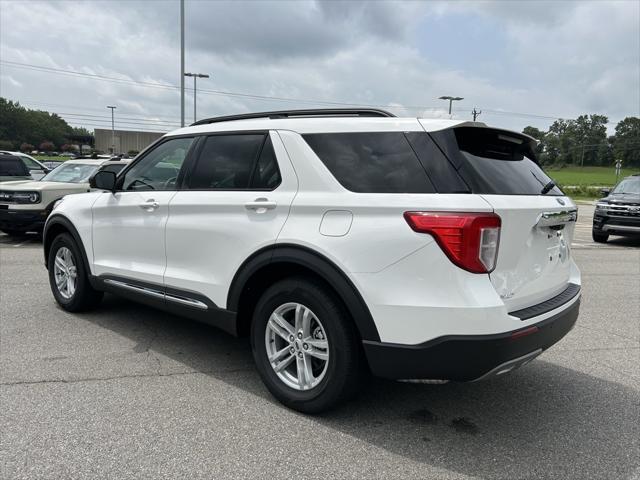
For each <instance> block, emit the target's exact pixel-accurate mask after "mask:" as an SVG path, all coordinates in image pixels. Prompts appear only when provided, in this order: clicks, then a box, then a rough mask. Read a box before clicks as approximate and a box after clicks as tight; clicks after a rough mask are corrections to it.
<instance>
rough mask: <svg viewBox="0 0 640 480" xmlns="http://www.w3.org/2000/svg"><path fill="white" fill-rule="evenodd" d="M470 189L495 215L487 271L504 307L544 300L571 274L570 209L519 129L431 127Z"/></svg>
mask: <svg viewBox="0 0 640 480" xmlns="http://www.w3.org/2000/svg"><path fill="white" fill-rule="evenodd" d="M430 135H431V136H432V138H433V139H434V140H435V141H436V142H437V143H438V145H439V146H440V147H441V148H442V149H443V151H445V153H446V155H447V156H448V157H449V159H450V161H451V162H452V163H453V165H454V167H455V168H456V170H457V172H458V173H459V175H460V176H461V178H463V179H464V181H465V182H466V183H467V184H468V186H469V189H470V190H471V191H472V192H473V193H476V194H480V195H481V196H482V198H484V199H485V201H487V202H488V203H489V204H490V205H491V206H492V207H493V209H494V211H495V213H497V214H498V215H499V216H500V218H501V220H502V228H501V233H500V244H499V250H498V259H497V263H496V267H495V269H494V270H493V272H491V274H490V278H491V282H492V283H493V286H494V287H495V289H496V291H497V292H498V294H499V295H500V297H501V298H502V299H503V301H504V302H505V304H506V305H507V308H508V310H509V311H514V310H517V309H520V308H525V307H528V306H531V305H535V304H537V303H540V302H543V301H545V300H547V299H549V298H551V297H553V296H555V295H557V294H559V293H560V292H562V291H563V290H564V289H565V288H567V286H568V283H569V282H570V280H571V275H572V271H574V270H573V269H572V264H573V262H572V261H571V249H570V245H571V241H572V239H573V233H574V226H575V220H576V217H577V209H576V207H575V205H574V203H573V202H572V201H571V199H569V198H568V197H566V196H564V194H563V193H562V192H561V191H560V189H559V188H558V187H556V186H554V184H553V182H552V181H551V179H550V178H549V177H548V176H547V175H546V174H545V173H544V172H543V171H542V169H541V168H540V167H539V166H538V164H537V163H536V162H535V161H534V160H532V159H533V158H535V155H534V152H533V149H534V147H535V143H532V139H529V138H528V137H526V136H524V135H520V134H517V133H513V132H508V131H503V130H497V129H490V128H482V127H459V128H456V129H452V130H445V131H441V132H435V133H430Z"/></svg>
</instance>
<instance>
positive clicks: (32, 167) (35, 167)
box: [0, 150, 51, 180]
mask: <svg viewBox="0 0 640 480" xmlns="http://www.w3.org/2000/svg"><path fill="white" fill-rule="evenodd" d="M3 153H5V154H9V155H13V156H15V157H19V158H20V160H22V161H23V162H24V164H25V165H26V166H27V168H28V169H29V172H30V173H31V178H33V179H34V180H40V179H41V178H42V177H44V176H45V175H46V174H47V173H49V172H50V171H51V169H50V168H47V167H46V166H45V165H43V164H42V163H41V162H39V161H38V160H36V159H35V158H33V157H32V156H31V155H27V154H26V153H22V152H11V151H9V150H0V154H3Z"/></svg>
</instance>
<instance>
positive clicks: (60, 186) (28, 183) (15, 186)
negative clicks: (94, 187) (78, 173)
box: [0, 180, 89, 192]
mask: <svg viewBox="0 0 640 480" xmlns="http://www.w3.org/2000/svg"><path fill="white" fill-rule="evenodd" d="M0 190H11V191H16V192H17V191H20V192H24V191H29V192H41V191H43V190H47V191H53V190H65V191H67V190H76V191H80V192H83V191H87V190H89V184H88V183H67V182H42V181H34V180H22V181H17V182H3V183H2V184H0Z"/></svg>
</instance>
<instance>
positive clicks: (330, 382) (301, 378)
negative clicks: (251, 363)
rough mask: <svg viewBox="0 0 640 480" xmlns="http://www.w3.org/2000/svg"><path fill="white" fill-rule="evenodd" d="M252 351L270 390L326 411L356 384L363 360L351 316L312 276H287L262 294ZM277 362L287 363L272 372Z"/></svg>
mask: <svg viewBox="0 0 640 480" xmlns="http://www.w3.org/2000/svg"><path fill="white" fill-rule="evenodd" d="M296 319H298V321H296ZM274 320H277V321H278V323H277V324H276V323H274ZM282 321H284V322H286V323H282ZM283 325H284V326H283ZM278 332H279V333H278ZM251 349H252V352H253V357H254V360H255V362H256V366H257V368H258V372H259V373H260V376H261V378H262V381H263V382H264V383H265V385H266V386H267V388H268V389H269V391H270V392H271V393H272V394H273V396H274V397H276V398H277V399H278V400H279V401H280V402H282V403H283V404H284V405H286V406H287V407H289V408H292V409H294V410H298V411H300V412H304V413H318V412H322V411H325V410H328V409H330V408H332V407H335V406H336V405H338V404H339V403H342V402H344V401H346V400H347V399H349V398H351V397H352V396H353V395H354V394H355V393H356V392H357V390H358V387H359V386H360V379H361V372H362V370H363V365H364V364H363V358H362V354H361V349H360V343H359V339H358V335H357V332H356V328H355V325H354V323H353V320H352V319H351V318H350V316H349V314H348V313H347V312H346V310H345V307H344V306H343V305H342V303H341V302H340V301H339V300H338V299H337V298H336V296H335V294H334V293H333V292H332V291H331V290H330V289H329V288H327V287H325V286H324V285H323V284H321V283H319V282H316V281H314V280H313V279H311V278H307V277H292V278H288V279H285V280H282V281H280V282H278V283H276V284H274V285H272V286H271V287H270V288H268V289H267V290H266V291H265V292H264V294H263V295H262V297H261V298H260V300H259V301H258V303H257V305H256V308H255V310H254V314H253V321H252V324H251ZM276 352H277V358H275V359H274V357H275V356H276ZM270 356H271V359H270V358H269V357H270ZM323 358H325V359H326V360H323ZM287 362H288V363H287ZM281 363H282V364H285V363H286V366H285V367H282V369H281V370H279V371H276V369H277V368H280V367H281V366H282V365H281Z"/></svg>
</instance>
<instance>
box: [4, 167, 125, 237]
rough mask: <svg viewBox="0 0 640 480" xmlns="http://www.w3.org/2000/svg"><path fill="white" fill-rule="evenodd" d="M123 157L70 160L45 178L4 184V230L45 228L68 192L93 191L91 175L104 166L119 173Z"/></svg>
mask: <svg viewBox="0 0 640 480" xmlns="http://www.w3.org/2000/svg"><path fill="white" fill-rule="evenodd" d="M127 163H128V162H123V161H108V160H107V161H105V160H94V159H84V160H68V161H66V162H64V163H63V164H61V165H60V166H59V167H57V168H55V169H54V170H52V171H51V172H49V173H48V174H47V175H45V176H44V177H42V179H41V180H18V181H13V182H3V183H1V184H0V231H3V232H4V233H6V234H9V235H22V234H24V233H26V232H41V231H42V228H43V227H44V222H45V220H46V219H47V216H48V215H49V213H50V212H51V209H52V208H53V204H54V203H55V202H56V201H57V200H59V199H60V198H62V197H63V196H65V195H70V194H72V193H82V192H88V191H90V188H89V179H90V178H91V177H92V176H93V175H94V174H95V173H96V172H97V171H98V170H99V169H100V168H106V169H107V170H110V171H113V172H115V173H117V172H119V171H120V170H122V168H124V166H125V165H127Z"/></svg>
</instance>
